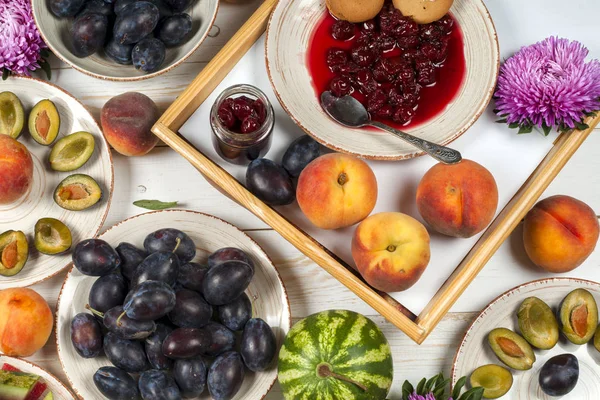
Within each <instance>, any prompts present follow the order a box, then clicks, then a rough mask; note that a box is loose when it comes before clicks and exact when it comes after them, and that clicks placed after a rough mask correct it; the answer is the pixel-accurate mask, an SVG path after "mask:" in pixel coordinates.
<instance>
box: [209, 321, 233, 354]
mask: <svg viewBox="0 0 600 400" xmlns="http://www.w3.org/2000/svg"><path fill="white" fill-rule="evenodd" d="M202 330H204V331H205V332H207V333H208V334H209V335H210V346H209V347H208V349H206V350H205V351H204V354H205V355H207V356H210V357H216V356H218V355H219V354H222V353H225V352H226V351H231V350H233V349H234V347H235V334H234V333H233V332H232V331H230V330H229V329H227V328H226V327H224V326H223V325H221V324H217V323H216V322H211V323H209V324H208V325H206V326H205V327H203V328H202Z"/></svg>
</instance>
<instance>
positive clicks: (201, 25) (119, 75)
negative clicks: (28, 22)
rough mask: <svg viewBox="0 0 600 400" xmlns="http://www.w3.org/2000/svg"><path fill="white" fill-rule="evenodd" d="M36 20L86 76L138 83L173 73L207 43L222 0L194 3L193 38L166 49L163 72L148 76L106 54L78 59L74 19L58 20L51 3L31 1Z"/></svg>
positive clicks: (46, 36)
mask: <svg viewBox="0 0 600 400" xmlns="http://www.w3.org/2000/svg"><path fill="white" fill-rule="evenodd" d="M31 3H32V6H33V17H34V19H35V23H36V25H37V26H38V28H39V30H40V33H41V34H42V38H43V39H44V42H46V43H47V44H48V47H50V49H51V50H52V52H53V53H54V54H56V56H58V57H59V58H60V59H61V60H63V61H64V62H65V63H67V64H69V65H71V66H72V67H73V68H75V69H76V70H78V71H80V72H83V73H84V74H87V75H90V76H93V77H95V78H99V79H108V80H112V81H137V80H142V79H149V78H153V77H155V76H157V75H160V74H163V73H165V72H168V71H170V70H171V69H173V68H175V67H177V66H178V65H180V64H181V63H183V62H184V61H185V60H186V59H187V58H188V57H189V56H191V55H192V53H193V52H194V51H196V49H198V47H200V45H201V44H202V42H204V39H206V36H207V35H208V32H209V31H210V28H211V27H212V26H213V23H214V22H215V18H216V17H217V11H218V9H219V0H193V4H192V5H191V6H190V7H189V8H188V9H187V10H185V11H184V12H185V13H187V14H189V15H190V16H191V17H192V33H191V34H190V38H189V39H188V40H187V41H186V42H185V43H183V44H182V45H180V46H177V47H173V48H169V49H167V54H166V57H165V61H164V63H163V64H162V66H161V68H160V70H158V71H156V72H153V73H150V74H148V73H145V72H141V71H138V70H136V69H135V68H134V67H133V65H120V64H117V63H116V62H114V61H113V60H111V59H110V58H108V57H107V56H106V55H105V54H104V51H99V52H98V53H96V54H93V55H91V56H89V57H85V58H79V57H76V56H75V55H74V54H73V53H72V51H71V37H70V35H69V28H70V27H71V25H72V21H73V18H62V19H61V18H58V17H56V16H55V15H54V14H52V12H50V9H49V8H48V5H47V4H48V0H31Z"/></svg>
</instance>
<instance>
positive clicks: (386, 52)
mask: <svg viewBox="0 0 600 400" xmlns="http://www.w3.org/2000/svg"><path fill="white" fill-rule="evenodd" d="M266 60H267V70H268V73H269V78H270V80H271V84H272V86H273V89H274V92H275V94H276V96H277V97H278V99H279V101H280V102H281V104H282V106H283V108H284V109H285V110H286V112H287V113H288V114H289V115H290V116H291V118H292V119H293V120H294V121H295V122H296V123H297V124H298V125H299V126H300V127H301V128H302V129H303V130H304V131H306V133H308V134H310V135H311V136H313V137H314V138H315V139H316V140H317V141H319V142H320V143H321V144H323V145H325V146H327V147H329V148H330V149H333V150H335V151H340V152H344V153H349V154H353V155H356V156H360V157H364V158H369V159H382V160H399V159H405V158H411V157H415V156H417V155H421V154H423V153H422V152H420V151H419V150H417V149H416V148H415V147H413V146H412V145H410V144H408V143H405V142H403V141H400V140H398V139H397V138H395V137H393V136H391V135H388V134H386V133H383V132H381V131H377V130H374V129H372V128H347V127H346V128H344V127H342V126H341V125H340V124H338V123H336V122H335V121H334V120H332V119H331V118H330V117H328V115H327V114H326V113H325V111H324V110H323V107H322V105H321V101H322V100H321V99H322V98H325V97H324V96H323V93H326V92H329V93H331V94H332V95H333V97H334V98H342V97H344V96H353V97H354V98H355V99H356V100H358V101H359V102H360V103H362V104H363V106H364V107H365V108H366V109H367V111H368V113H369V115H370V118H371V119H372V120H375V121H379V122H382V123H385V124H387V125H391V126H392V127H395V128H397V129H400V130H403V131H406V132H409V133H411V134H413V135H415V136H418V137H420V138H423V139H426V140H429V141H431V142H434V143H438V144H447V143H449V142H451V141H452V140H454V139H456V138H457V137H459V136H460V135H461V134H462V133H464V132H465V131H466V130H467V129H468V128H469V127H470V126H471V125H472V124H473V123H474V122H475V121H476V120H477V119H478V118H479V116H481V114H482V113H483V111H484V110H485V108H486V106H487V104H488V103H489V101H490V99H491V97H492V94H493V91H494V87H495V85H496V80H497V76H498V68H499V48H498V41H497V37H496V31H495V28H494V24H493V22H492V20H491V17H490V15H489V13H488V12H487V9H486V7H485V5H484V4H483V2H482V1H481V0H435V1H417V0H394V1H391V0H368V1H363V0H327V1H325V0H289V1H281V2H279V4H278V5H277V6H276V8H275V11H274V12H273V14H272V16H271V19H270V21H269V25H268V28H267V40H266ZM322 96H323V97H322ZM329 98H331V97H329Z"/></svg>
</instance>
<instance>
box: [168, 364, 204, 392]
mask: <svg viewBox="0 0 600 400" xmlns="http://www.w3.org/2000/svg"><path fill="white" fill-rule="evenodd" d="M207 373H208V369H207V368H206V364H205V363H204V360H202V358H200V357H197V358H190V359H189V360H177V361H175V366H174V367H173V378H175V382H177V386H179V389H180V390H181V396H182V397H183V398H186V399H188V398H194V397H198V396H200V394H201V393H202V392H203V391H204V388H205V387H206V375H207Z"/></svg>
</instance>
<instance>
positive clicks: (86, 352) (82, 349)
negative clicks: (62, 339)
mask: <svg viewBox="0 0 600 400" xmlns="http://www.w3.org/2000/svg"><path fill="white" fill-rule="evenodd" d="M71 343H73V347H74V348H75V351H76V352H77V354H79V355H80V356H81V357H83V358H94V357H97V356H98V355H99V354H100V352H101V351H102V329H101V327H100V324H99V323H98V321H97V320H96V318H94V316H93V315H91V314H87V313H79V314H77V315H75V317H73V320H72V321H71Z"/></svg>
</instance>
